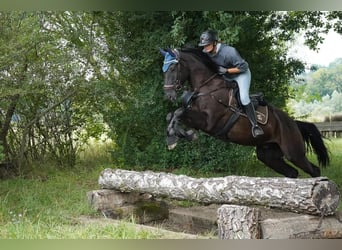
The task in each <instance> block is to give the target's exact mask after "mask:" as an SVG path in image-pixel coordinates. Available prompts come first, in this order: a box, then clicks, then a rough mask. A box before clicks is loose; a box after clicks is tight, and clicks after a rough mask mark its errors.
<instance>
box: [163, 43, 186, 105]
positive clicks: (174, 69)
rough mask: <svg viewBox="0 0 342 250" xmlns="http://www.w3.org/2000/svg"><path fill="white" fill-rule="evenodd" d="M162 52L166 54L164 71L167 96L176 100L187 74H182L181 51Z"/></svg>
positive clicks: (169, 50)
mask: <svg viewBox="0 0 342 250" xmlns="http://www.w3.org/2000/svg"><path fill="white" fill-rule="evenodd" d="M160 53H161V54H162V55H163V56H164V63H163V67H162V69H163V72H164V93H165V95H166V97H167V98H168V99H169V100H171V101H173V102H174V101H175V100H176V98H177V90H179V89H180V88H181V87H182V85H183V84H184V82H185V81H186V78H187V76H186V74H182V72H181V66H180V62H179V60H180V58H179V52H178V51H177V50H171V49H167V50H162V49H160Z"/></svg>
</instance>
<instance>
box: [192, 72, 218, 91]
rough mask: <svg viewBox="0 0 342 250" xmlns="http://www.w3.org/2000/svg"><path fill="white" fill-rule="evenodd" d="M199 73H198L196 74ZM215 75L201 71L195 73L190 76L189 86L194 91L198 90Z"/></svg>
mask: <svg viewBox="0 0 342 250" xmlns="http://www.w3.org/2000/svg"><path fill="white" fill-rule="evenodd" d="M198 72H200V73H198ZM214 75H215V73H212V72H210V71H208V70H201V71H198V70H197V71H196V72H193V73H192V74H191V77H190V78H191V79H190V81H191V84H192V87H193V88H194V89H198V88H200V87H202V86H203V85H205V84H206V83H207V81H210V80H211V78H213V77H214Z"/></svg>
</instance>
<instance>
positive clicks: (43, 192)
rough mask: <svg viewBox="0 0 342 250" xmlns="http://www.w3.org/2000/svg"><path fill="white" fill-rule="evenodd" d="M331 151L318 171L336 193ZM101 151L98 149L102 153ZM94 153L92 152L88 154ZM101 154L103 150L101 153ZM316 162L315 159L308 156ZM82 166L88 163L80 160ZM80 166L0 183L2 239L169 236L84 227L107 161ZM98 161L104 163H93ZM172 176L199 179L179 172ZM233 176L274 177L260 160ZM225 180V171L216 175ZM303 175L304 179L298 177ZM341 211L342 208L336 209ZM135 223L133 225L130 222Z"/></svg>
mask: <svg viewBox="0 0 342 250" xmlns="http://www.w3.org/2000/svg"><path fill="white" fill-rule="evenodd" d="M327 145H328V147H329V149H330V151H331V153H332V159H331V166H329V167H327V168H326V169H323V170H322V175H323V176H327V177H328V178H329V179H331V180H332V181H334V182H335V183H336V184H337V185H338V187H339V189H340V191H341V187H342V174H341V173H342V172H341V165H342V150H341V149H342V139H334V140H331V141H327ZM101 151H102V150H101ZM91 152H92V153H94V150H91ZM102 152H103V151H102ZM309 158H310V159H311V160H312V161H314V162H315V160H316V159H315V156H314V155H311V154H310V155H309ZM84 160H85V162H88V163H89V162H90V160H88V159H87V158H84ZM91 160H92V161H91V162H92V164H88V165H86V164H84V162H83V163H82V164H81V165H80V166H79V167H77V168H75V169H72V170H70V169H69V170H66V169H64V170H61V169H58V168H56V167H52V166H50V167H49V166H39V167H35V168H32V169H31V170H30V172H29V174H28V173H26V174H25V176H22V177H17V178H14V179H8V180H0V238H2V239H156V238H158V239H160V238H168V237H169V236H168V235H167V234H165V233H164V232H162V231H149V230H142V229H137V228H136V227H135V226H134V223H133V224H132V223H131V222H132V221H129V220H127V221H121V222H119V223H82V221H81V220H80V218H81V217H84V218H99V219H100V218H103V217H102V215H100V214H99V213H97V212H96V211H93V210H92V209H91V208H90V207H89V205H88V201H87V198H86V193H87V192H88V191H91V190H96V189H98V188H99V187H98V184H97V180H98V176H99V173H100V172H101V171H102V170H103V169H104V168H106V167H113V166H112V165H108V163H107V165H106V164H105V162H108V161H107V160H103V159H102V160H101V159H99V161H96V158H95V156H94V155H92V156H91ZM96 162H102V163H101V164H98V165H96ZM177 171H178V172H175V173H176V174H189V175H194V176H196V175H197V176H198V175H202V176H204V177H209V176H213V175H216V176H218V174H208V173H195V172H191V171H190V172H189V170H186V169H178V170H177ZM238 171H239V172H238V173H236V175H248V176H269V177H274V176H277V175H276V174H275V173H274V172H273V171H272V170H269V169H268V168H267V167H265V166H263V165H262V164H261V163H258V162H251V163H248V164H244V166H242V167H241V168H239V170H238ZM219 175H220V176H224V175H225V173H220V174H219ZM301 177H307V175H305V174H304V173H301ZM184 206H187V204H186V203H185V204H184ZM339 209H340V210H342V206H341V205H340V208H339ZM133 222H134V221H133Z"/></svg>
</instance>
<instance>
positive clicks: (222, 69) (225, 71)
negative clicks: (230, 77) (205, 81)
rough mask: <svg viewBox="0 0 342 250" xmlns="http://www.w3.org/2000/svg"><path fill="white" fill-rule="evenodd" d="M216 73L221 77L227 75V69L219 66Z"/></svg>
mask: <svg viewBox="0 0 342 250" xmlns="http://www.w3.org/2000/svg"><path fill="white" fill-rule="evenodd" d="M218 72H219V73H220V74H221V75H223V74H226V73H227V69H226V68H225V67H222V66H219V69H218Z"/></svg>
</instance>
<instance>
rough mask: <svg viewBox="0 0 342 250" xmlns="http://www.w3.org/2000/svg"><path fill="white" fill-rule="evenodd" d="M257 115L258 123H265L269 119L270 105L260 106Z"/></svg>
mask: <svg viewBox="0 0 342 250" xmlns="http://www.w3.org/2000/svg"><path fill="white" fill-rule="evenodd" d="M255 115H256V118H257V121H258V123H260V124H262V125H265V124H266V123H267V121H268V106H258V108H257V110H256V111H255Z"/></svg>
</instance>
